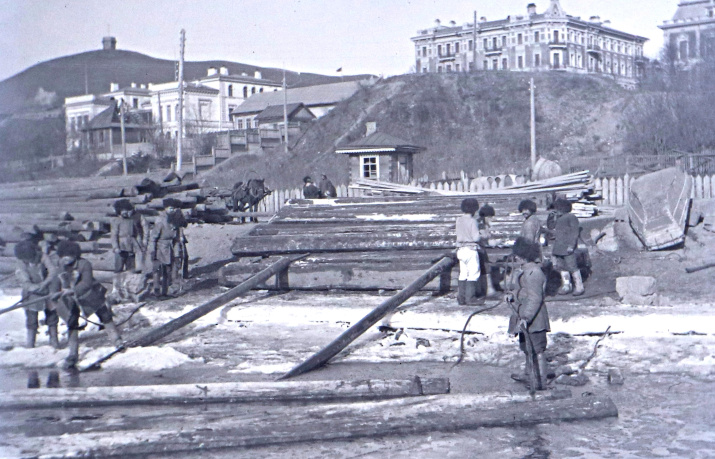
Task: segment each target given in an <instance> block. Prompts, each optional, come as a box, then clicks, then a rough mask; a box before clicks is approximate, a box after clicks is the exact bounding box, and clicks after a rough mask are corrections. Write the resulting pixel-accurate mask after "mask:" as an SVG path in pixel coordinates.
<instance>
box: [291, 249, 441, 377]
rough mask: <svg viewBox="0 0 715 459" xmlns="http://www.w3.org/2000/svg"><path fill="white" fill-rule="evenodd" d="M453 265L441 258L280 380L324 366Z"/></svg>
mask: <svg viewBox="0 0 715 459" xmlns="http://www.w3.org/2000/svg"><path fill="white" fill-rule="evenodd" d="M453 265H454V259H453V258H452V257H444V258H442V259H441V260H440V261H438V262H437V263H435V264H434V266H432V267H431V268H430V269H428V270H427V271H426V272H425V273H424V274H422V275H421V276H420V277H419V278H417V279H416V280H415V281H414V282H412V283H411V284H410V285H408V286H407V287H405V288H404V289H402V290H400V291H399V292H398V293H397V294H395V295H394V296H392V297H390V299H388V300H387V301H384V302H383V303H382V304H380V305H379V306H378V307H376V308H375V309H373V310H372V311H370V313H369V314H368V315H366V316H365V317H363V318H362V319H360V320H359V321H357V322H356V323H355V324H354V325H353V326H351V327H350V328H348V329H347V330H345V332H343V333H342V334H341V335H340V336H339V337H337V338H336V339H335V340H334V341H333V342H332V343H330V344H328V345H327V346H326V347H324V348H323V349H321V350H320V351H318V352H317V353H315V354H313V355H312V356H311V357H309V358H308V359H307V360H306V361H305V362H303V363H301V364H300V365H298V366H296V367H295V368H293V369H292V370H290V371H289V372H288V373H286V374H284V375H283V376H281V378H280V379H287V378H292V377H294V376H298V375H301V374H303V373H306V372H308V371H311V370H313V369H315V368H318V367H320V366H322V365H324V364H326V363H327V362H328V360H330V359H332V358H333V357H335V356H336V355H337V354H338V353H339V352H340V351H342V350H343V349H345V348H346V347H347V346H348V345H349V344H350V343H352V342H353V341H354V340H355V339H356V338H357V337H359V336H360V335H362V334H363V333H365V332H366V331H367V330H368V329H369V328H370V327H372V326H373V325H375V324H376V323H377V322H378V321H379V320H380V319H382V318H383V317H385V315H387V314H388V313H390V312H391V311H393V310H394V309H395V308H396V307H397V306H399V305H401V304H402V303H404V302H405V301H407V300H408V299H409V298H410V297H411V296H412V295H414V294H415V293H417V292H418V291H419V290H420V289H421V288H422V287H424V286H425V285H426V284H427V283H428V282H430V281H431V280H432V279H434V278H435V277H437V276H439V275H442V274H445V272H446V273H448V274H449V273H450V270H451V269H452V266H453Z"/></svg>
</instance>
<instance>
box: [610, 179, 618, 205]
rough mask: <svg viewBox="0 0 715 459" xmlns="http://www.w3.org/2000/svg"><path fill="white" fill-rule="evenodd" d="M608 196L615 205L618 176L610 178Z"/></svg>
mask: <svg viewBox="0 0 715 459" xmlns="http://www.w3.org/2000/svg"><path fill="white" fill-rule="evenodd" d="M608 196H609V198H610V201H611V205H612V206H615V205H617V204H616V202H617V201H616V178H615V177H611V178H609V179H608Z"/></svg>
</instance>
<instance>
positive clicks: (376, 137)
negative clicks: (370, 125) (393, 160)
mask: <svg viewBox="0 0 715 459" xmlns="http://www.w3.org/2000/svg"><path fill="white" fill-rule="evenodd" d="M421 150H424V147H419V146H417V145H412V144H410V143H409V142H407V141H405V140H402V139H400V138H397V137H395V136H392V135H390V134H385V133H384V132H374V133H372V134H370V135H369V136H367V137H363V138H362V139H358V140H356V141H355V142H352V143H350V144H349V145H347V146H345V147H340V148H337V149H336V150H335V153H340V154H351V153H390V152H398V151H399V152H405V153H417V152H419V151H421Z"/></svg>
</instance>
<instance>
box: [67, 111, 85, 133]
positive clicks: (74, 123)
mask: <svg viewBox="0 0 715 459" xmlns="http://www.w3.org/2000/svg"><path fill="white" fill-rule="evenodd" d="M87 124H89V115H79V116H72V117H70V123H69V125H70V130H71V131H76V130H79V129H82V128H83V127H84V126H86V125H87Z"/></svg>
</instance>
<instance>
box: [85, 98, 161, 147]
mask: <svg viewBox="0 0 715 459" xmlns="http://www.w3.org/2000/svg"><path fill="white" fill-rule="evenodd" d="M121 127H122V123H121V118H120V109H119V106H118V102H117V101H111V102H110V104H109V106H108V107H107V108H106V109H105V110H104V111H102V112H101V113H99V114H98V115H97V116H95V117H94V118H92V119H91V120H90V121H89V122H88V123H87V124H85V125H83V126H82V127H81V132H82V137H83V138H84V144H85V145H86V147H87V149H88V150H89V151H90V152H91V153H94V154H95V155H96V156H97V158H99V159H107V160H109V159H118V158H121V157H123V154H124V150H123V148H122V132H121ZM124 135H125V143H126V149H127V156H131V155H132V154H134V153H140V152H141V153H145V154H149V153H153V151H154V144H153V143H152V138H153V136H154V125H153V123H152V121H151V110H150V109H144V110H132V111H127V112H126V113H125V114H124Z"/></svg>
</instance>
